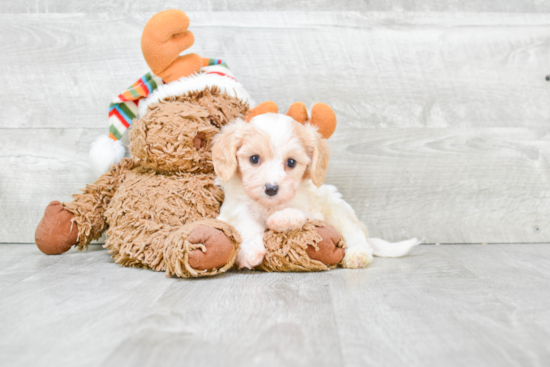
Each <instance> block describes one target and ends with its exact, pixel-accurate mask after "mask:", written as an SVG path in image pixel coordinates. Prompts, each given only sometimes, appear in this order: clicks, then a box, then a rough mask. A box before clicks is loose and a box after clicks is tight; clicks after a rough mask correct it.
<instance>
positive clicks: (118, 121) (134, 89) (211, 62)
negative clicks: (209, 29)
mask: <svg viewBox="0 0 550 367" xmlns="http://www.w3.org/2000/svg"><path fill="white" fill-rule="evenodd" d="M211 66H223V67H224V68H226V69H227V71H226V72H221V71H219V69H218V70H209V69H210V68H209V67H211ZM200 72H201V73H205V74H217V75H222V76H226V77H229V78H231V79H234V80H236V79H235V77H234V76H233V75H232V73H231V71H230V70H229V67H228V66H227V64H226V63H225V61H223V60H219V59H204V63H203V67H202V68H201V71H200ZM162 84H164V82H163V81H162V79H161V78H159V77H158V76H156V75H155V74H153V73H152V72H149V73H147V74H145V75H144V76H142V77H141V78H139V80H138V81H137V82H135V83H134V84H132V85H131V86H130V87H129V88H128V89H126V90H125V91H124V92H122V93H121V94H119V95H118V96H117V97H116V98H115V99H114V100H113V102H111V104H110V105H109V137H110V138H111V139H113V140H114V141H117V140H120V139H121V138H122V135H123V134H124V132H126V130H128V128H129V127H130V125H131V124H132V121H133V120H134V119H135V118H136V117H137V115H138V104H139V101H140V100H141V99H142V98H147V97H149V95H150V94H151V93H153V91H154V90H155V89H157V88H158V87H159V86H160V85H162Z"/></svg>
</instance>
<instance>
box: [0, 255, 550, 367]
mask: <svg viewBox="0 0 550 367" xmlns="http://www.w3.org/2000/svg"><path fill="white" fill-rule="evenodd" d="M548 284H550V245H543V244H540V245H487V246H482V245H447V246H429V245H425V246H421V247H419V248H417V249H415V251H414V253H413V254H412V255H410V256H408V257H405V258H402V259H381V258H377V259H375V261H374V264H373V265H372V266H371V267H370V268H368V269H363V270H341V269H340V270H335V271H331V272H327V273H318V274H292V273H290V274H268V273H254V272H239V273H237V272H235V273H227V274H225V275H223V276H221V277H217V278H210V279H198V280H181V279H166V278H165V277H164V275H163V274H161V273H155V272H152V271H148V270H137V269H127V268H122V267H119V266H117V265H115V264H113V263H112V261H111V259H110V257H109V256H108V254H107V252H106V251H104V250H103V249H100V248H99V246H95V247H94V248H93V249H92V250H91V252H89V253H78V252H71V253H70V254H66V255H63V256H50V257H48V256H44V255H42V254H41V253H39V251H38V250H37V249H36V248H35V247H34V246H33V245H18V246H12V245H0V295H1V297H0V311H1V312H0V326H1V327H0V365H2V366H117V367H122V366H182V365H184V366H193V365H197V366H359V365H362V366H501V367H502V366H547V365H548V361H549V360H550V311H549V310H550V293H549V291H548V290H549V287H548Z"/></svg>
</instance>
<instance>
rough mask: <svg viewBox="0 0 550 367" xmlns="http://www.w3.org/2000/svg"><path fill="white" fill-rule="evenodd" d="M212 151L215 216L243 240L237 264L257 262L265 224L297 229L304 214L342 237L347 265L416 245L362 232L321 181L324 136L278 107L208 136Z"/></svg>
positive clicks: (251, 265) (325, 154)
mask: <svg viewBox="0 0 550 367" xmlns="http://www.w3.org/2000/svg"><path fill="white" fill-rule="evenodd" d="M212 157H213V161H214V168H215V170H216V174H217V175H218V178H217V181H216V183H217V184H218V185H220V186H221V187H222V188H223V190H224V192H225V199H224V202H223V205H222V207H221V211H220V215H219V217H218V219H219V220H222V221H225V222H227V223H229V224H231V225H233V226H234V227H235V228H236V229H237V231H238V232H239V233H240V234H241V236H242V238H243V242H242V244H241V249H240V252H239V254H238V257H237V264H238V266H239V267H240V268H248V269H252V268H254V267H255V266H257V265H259V264H260V263H261V262H262V260H263V257H264V255H265V247H264V242H263V237H264V232H265V230H266V228H270V229H272V230H275V231H288V230H292V229H298V228H301V227H302V226H303V225H304V223H305V222H306V221H307V220H308V219H320V220H325V221H327V222H328V223H329V224H330V225H331V226H333V227H334V228H335V229H336V230H337V231H339V232H340V234H341V235H342V236H343V237H344V240H345V241H346V244H347V246H348V247H347V249H346V253H345V256H344V260H343V265H344V266H345V267H347V268H363V267H365V266H367V265H368V264H370V263H371V262H372V256H373V255H376V256H386V257H397V256H402V255H404V254H406V253H407V252H409V250H410V249H411V248H412V247H413V246H416V245H417V244H418V243H419V241H417V240H416V239H412V240H408V241H403V242H399V243H393V244H390V243H388V242H386V241H383V240H380V239H368V238H367V232H366V229H365V226H364V225H363V224H362V223H361V222H360V221H359V220H358V219H357V216H356V215H355V212H354V210H353V209H352V208H351V206H350V205H349V204H348V203H347V202H345V201H344V200H343V199H342V195H341V194H340V193H339V192H338V190H337V189H336V187H334V186H332V185H323V182H324V180H325V174H326V171H327V166H328V160H329V147H328V142H327V140H326V139H323V137H322V136H321V134H320V133H318V132H317V127H316V126H313V125H310V124H309V123H306V124H304V125H302V124H300V123H298V122H296V121H295V120H294V119H292V118H291V117H289V116H286V115H282V114H276V113H266V114H262V115H258V116H256V117H254V118H253V119H252V120H251V121H250V122H246V121H244V120H242V119H237V120H235V121H234V122H232V123H230V124H228V125H226V126H224V127H223V128H222V130H221V132H220V133H219V134H218V135H217V136H216V137H215V138H214V145H213V150H212Z"/></svg>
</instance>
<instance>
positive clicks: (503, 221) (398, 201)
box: [0, 127, 550, 243]
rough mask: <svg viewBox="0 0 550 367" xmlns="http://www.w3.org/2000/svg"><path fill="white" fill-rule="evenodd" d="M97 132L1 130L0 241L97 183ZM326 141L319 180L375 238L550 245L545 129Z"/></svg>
mask: <svg viewBox="0 0 550 367" xmlns="http://www.w3.org/2000/svg"><path fill="white" fill-rule="evenodd" d="M101 133H103V130H102V129H40V130H28V129H5V130H3V134H2V135H1V136H0V156H2V157H3V158H4V159H2V160H1V161H0V170H1V171H2V172H7V173H8V174H7V175H6V176H4V177H3V178H0V207H2V208H5V209H4V210H2V211H0V239H1V242H20V243H29V242H33V241H34V230H35V228H36V225H37V224H38V222H39V221H40V218H41V217H42V215H43V213H44V208H45V207H46V205H47V204H48V203H49V202H50V201H52V200H60V201H69V200H71V198H70V196H71V195H72V194H73V193H76V192H78V189H80V188H84V187H85V184H86V183H92V182H93V181H94V180H95V177H94V175H93V173H92V171H91V169H90V167H89V164H88V147H89V144H90V143H91V142H92V141H93V139H95V138H96V137H97V136H98V135H100V134H101ZM22 134H25V139H21V138H19V137H20V136H21V135H22ZM52 142H55V144H52ZM331 146H332V156H331V162H330V164H329V171H328V174H327V180H326V183H329V184H333V185H336V186H337V187H338V188H339V189H340V191H341V192H342V194H343V195H344V198H345V199H346V200H347V201H348V202H349V203H350V204H351V205H352V206H353V207H354V209H355V210H356V212H357V215H358V216H359V218H360V219H361V220H362V221H363V222H364V223H366V224H367V226H368V227H369V232H370V235H371V236H373V237H381V238H385V239H388V240H391V241H397V240H402V239H404V238H409V237H420V238H424V240H425V241H426V242H428V243H436V242H439V243H482V242H490V243H491V242H492V243H495V242H500V243H506V242H518V241H523V242H548V241H550V234H549V233H550V193H549V190H548V187H549V186H550V175H549V172H550V130H549V129H524V128H517V129H508V128H487V129H389V128H388V129H365V128H363V129H358V128H349V127H340V128H339V129H338V130H337V132H336V134H335V135H334V136H333V137H332V138H331Z"/></svg>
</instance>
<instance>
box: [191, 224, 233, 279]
mask: <svg viewBox="0 0 550 367" xmlns="http://www.w3.org/2000/svg"><path fill="white" fill-rule="evenodd" d="M187 240H188V241H189V242H190V243H193V244H197V243H201V244H203V245H204V247H205V248H206V251H204V252H203V251H202V250H200V249H199V250H193V251H191V252H189V265H190V266H191V267H192V268H193V269H196V270H208V269H215V268H220V267H222V266H224V265H225V264H227V262H228V261H230V259H231V254H232V252H233V244H232V243H231V240H230V239H229V238H228V237H227V236H226V235H225V234H224V233H223V232H222V231H220V230H218V229H215V228H212V227H208V226H205V225H198V226H196V227H195V228H194V229H193V230H192V231H191V233H189V237H187Z"/></svg>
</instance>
